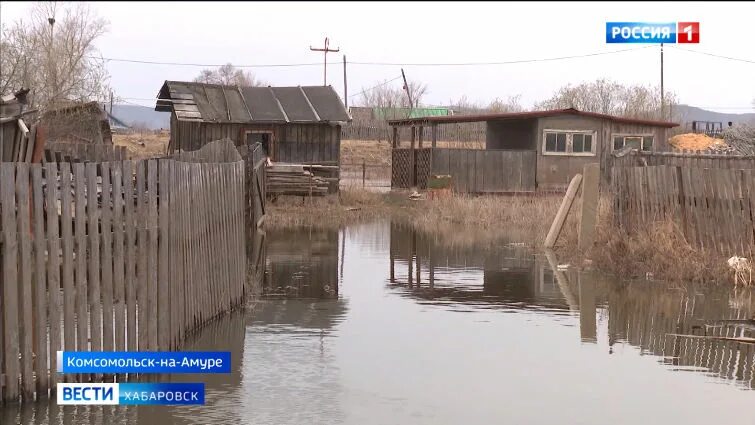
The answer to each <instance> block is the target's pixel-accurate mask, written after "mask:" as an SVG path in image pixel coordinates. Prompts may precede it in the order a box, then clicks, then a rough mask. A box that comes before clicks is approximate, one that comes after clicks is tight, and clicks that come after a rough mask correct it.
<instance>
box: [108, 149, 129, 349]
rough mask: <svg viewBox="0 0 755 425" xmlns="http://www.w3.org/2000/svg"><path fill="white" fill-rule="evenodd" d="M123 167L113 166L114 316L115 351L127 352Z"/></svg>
mask: <svg viewBox="0 0 755 425" xmlns="http://www.w3.org/2000/svg"><path fill="white" fill-rule="evenodd" d="M122 167H123V165H122V164H121V163H120V162H113V163H112V164H111V174H112V179H111V181H112V198H113V214H112V217H113V310H114V311H113V314H114V319H113V323H114V327H115V329H114V332H113V335H114V338H115V341H114V345H113V348H114V349H115V351H125V350H126V291H125V287H124V282H125V276H126V270H125V268H124V267H125V266H124V264H125V258H124V248H125V247H124V234H123V230H124V220H123V204H124V201H123V171H122Z"/></svg>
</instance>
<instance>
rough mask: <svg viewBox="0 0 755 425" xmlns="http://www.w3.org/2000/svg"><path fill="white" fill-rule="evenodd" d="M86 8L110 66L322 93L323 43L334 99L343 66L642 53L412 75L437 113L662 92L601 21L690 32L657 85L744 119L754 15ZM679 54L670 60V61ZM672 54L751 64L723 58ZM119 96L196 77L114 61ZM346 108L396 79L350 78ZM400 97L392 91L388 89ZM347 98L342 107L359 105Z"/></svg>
mask: <svg viewBox="0 0 755 425" xmlns="http://www.w3.org/2000/svg"><path fill="white" fill-rule="evenodd" d="M29 7H30V4H29V3H25V2H13V3H9V2H2V6H1V7H0V14H1V15H2V16H0V21H2V24H3V25H7V24H8V23H9V22H12V21H15V20H17V19H19V18H23V17H24V16H25V15H26V13H27V12H28V10H29ZM92 7H93V8H95V9H96V11H97V12H98V13H99V14H100V15H101V16H102V17H104V18H106V19H107V20H108V21H109V22H110V25H109V29H108V32H107V34H105V35H104V36H103V37H102V38H101V39H99V40H98V41H97V47H98V48H99V50H100V52H101V54H102V55H103V56H104V57H107V58H119V59H136V60H147V61H160V62H177V63H201V64H219V63H225V62H232V63H234V64H238V65H254V64H289V63H316V64H317V65H312V66H300V67H287V68H256V69H253V70H252V71H253V72H254V73H255V74H256V75H257V76H258V77H260V78H262V79H264V80H266V81H268V82H269V83H270V84H272V85H317V84H321V83H322V71H323V67H322V59H323V58H322V56H323V55H322V53H316V52H311V51H310V50H309V46H310V45H314V46H316V47H320V46H321V45H322V44H323V40H324V38H325V37H326V36H328V37H329V38H330V46H331V48H335V47H338V48H340V52H339V53H331V54H329V55H328V62H329V63H330V65H329V66H328V83H329V84H331V85H333V86H334V87H335V88H336V90H338V92H339V94H341V96H343V65H342V63H341V61H342V60H343V59H342V55H344V54H345V55H346V57H347V60H348V61H354V62H391V63H400V64H409V63H461V62H502V61H512V60H523V59H543V58H554V57H562V56H571V55H583V54H590V53H599V52H610V51H615V50H624V49H628V48H638V47H645V48H642V49H638V50H632V51H628V52H622V53H615V54H608V55H600V56H593V57H587V58H579V59H569V60H559V61H545V62H536V63H522V64H507V65H487V66H411V65H405V66H404V70H405V71H406V73H407V77H408V78H410V79H416V80H420V81H422V82H424V83H426V84H427V86H428V89H429V92H428V94H427V97H426V98H425V102H426V103H429V104H444V103H447V102H448V100H449V99H457V98H459V97H460V96H462V95H467V97H468V98H469V99H470V100H473V101H483V102H487V101H490V100H491V99H493V98H495V97H501V98H506V97H508V96H513V95H521V96H522V103H523V104H524V105H525V106H531V105H532V103H533V102H535V101H538V100H542V99H544V98H547V97H549V96H550V95H551V94H552V93H553V92H554V91H555V90H556V89H558V88H559V87H560V86H562V85H565V84H570V83H571V84H576V83H579V82H582V81H590V80H595V79H596V78H601V77H606V78H611V79H614V80H616V81H619V82H621V83H624V84H630V83H640V84H654V85H656V84H659V82H660V49H659V47H658V46H649V45H640V44H610V45H609V44H606V42H605V23H606V21H640V22H676V21H699V22H700V34H701V36H700V44H698V45H694V44H693V45H676V46H674V45H670V46H669V45H667V46H668V48H666V49H665V57H664V62H665V86H666V89H667V90H671V91H673V92H675V93H676V94H677V95H678V96H679V99H680V100H681V102H682V103H687V104H691V105H695V106H701V107H705V108H707V109H711V110H716V111H721V112H753V111H754V110H755V109H753V107H752V101H753V99H755V31H753V29H752V25H753V20H754V19H755V3H753V2H750V3H724V2H709V3H704V2H696V3H679V2H677V3H656V2H647V3H586V2H585V3H490V2H485V3H482V2H480V3H475V2H463V3H461V2H459V3H453V2H438V3H431V2H422V3H419V2H417V3H404V2H395V3H387V2H374V3H366V2H364V3H325V2H323V3H315V2H311V3H285V2H268V3H254V2H248V3H242V2H228V3H223V2H212V3H210V2H206V3H205V2H185V3H181V2H172V3H140V2H102V3H92ZM674 47H677V48H674ZM678 48H685V49H690V50H697V51H702V52H708V53H714V54H717V55H722V56H729V57H733V58H739V59H744V60H748V61H750V62H749V63H748V62H741V61H735V60H727V59H721V58H716V57H711V56H706V55H702V54H699V53H691V52H687V51H681V50H679V49H678ZM108 69H109V71H110V74H111V77H112V81H111V84H112V87H113V88H114V90H115V91H116V94H117V95H119V96H122V97H124V98H126V99H127V100H129V101H130V102H133V103H139V104H143V105H149V106H154V102H152V101H149V100H139V98H146V99H152V98H154V97H155V95H156V94H157V91H158V89H159V88H160V86H161V84H162V83H163V81H164V80H190V79H192V78H193V77H195V76H196V75H197V74H198V72H199V71H200V69H201V67H193V66H175V65H148V64H134V63H124V62H116V61H111V62H109V63H108ZM347 72H348V90H349V95H350V96H352V95H354V94H356V93H358V92H359V91H361V90H362V89H364V88H368V87H371V86H374V85H375V84H376V83H378V82H379V81H380V80H383V79H392V78H395V77H398V76H400V75H401V66H399V65H390V66H378V65H357V64H350V65H348V69H347ZM391 84H395V85H396V86H397V87H400V81H395V82H393V83H391ZM356 100H357V98H356V97H351V101H350V103H353V102H354V101H356Z"/></svg>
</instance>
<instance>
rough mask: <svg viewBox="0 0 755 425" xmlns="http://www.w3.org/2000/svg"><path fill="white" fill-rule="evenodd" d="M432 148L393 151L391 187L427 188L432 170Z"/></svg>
mask: <svg viewBox="0 0 755 425" xmlns="http://www.w3.org/2000/svg"><path fill="white" fill-rule="evenodd" d="M431 157H432V155H431V148H424V149H405V148H402V149H393V150H392V151H391V164H392V166H391V187H395V188H402V189H408V188H410V187H417V188H420V189H426V188H427V177H428V176H429V175H430V168H431V165H432V164H431V162H432V161H431Z"/></svg>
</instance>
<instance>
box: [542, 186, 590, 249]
mask: <svg viewBox="0 0 755 425" xmlns="http://www.w3.org/2000/svg"><path fill="white" fill-rule="evenodd" d="M580 183H582V175H581V174H576V175H575V176H574V177H573V178H572V180H571V182H570V183H569V188H568V189H566V195H564V199H563V201H561V206H560V207H559V208H558V212H557V213H556V217H555V219H554V220H553V223H552V224H551V228H550V230H549V231H548V235H547V236H546V238H545V247H546V248H553V247H554V246H555V245H556V242H557V241H558V236H559V235H560V234H561V229H562V228H563V226H564V222H565V221H566V216H567V215H568V214H569V210H570V209H571V206H572V204H573V203H574V197H575V196H576V194H577V190H579V186H580Z"/></svg>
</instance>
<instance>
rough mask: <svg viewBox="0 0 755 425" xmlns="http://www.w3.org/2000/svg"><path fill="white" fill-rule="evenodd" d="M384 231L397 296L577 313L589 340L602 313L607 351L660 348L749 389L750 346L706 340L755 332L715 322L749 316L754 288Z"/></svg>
mask: <svg viewBox="0 0 755 425" xmlns="http://www.w3.org/2000/svg"><path fill="white" fill-rule="evenodd" d="M390 234H391V242H390V252H389V261H390V273H389V278H388V282H389V286H390V287H391V288H392V289H394V290H396V291H398V293H399V294H401V296H404V297H410V298H413V299H415V300H417V302H419V303H421V304H424V305H438V306H444V307H446V308H450V309H452V310H454V311H474V310H476V309H500V310H503V311H537V312H538V313H539V314H545V315H552V316H559V315H569V314H572V313H575V314H578V315H579V329H580V338H581V340H582V341H583V342H586V343H596V342H597V340H598V318H599V317H601V316H602V317H605V318H606V322H607V325H606V326H607V337H608V344H607V350H608V353H609V354H610V353H612V352H613V350H614V345H615V344H629V345H631V346H636V347H639V348H640V353H641V354H650V355H654V356H658V357H659V362H661V363H662V364H665V365H669V366H670V367H671V368H672V369H673V370H680V371H681V370H686V371H689V370H697V371H704V372H706V373H708V374H709V375H710V376H716V377H718V378H720V379H723V380H725V381H729V382H733V383H735V384H737V385H742V386H744V387H746V388H749V389H755V346H753V344H743V343H737V342H730V341H719V340H714V339H710V338H707V337H711V336H726V337H753V336H755V326H753V325H752V324H750V325H749V326H748V325H747V322H745V323H744V324H741V323H736V322H735V323H730V322H727V323H724V324H720V323H719V324H718V325H717V326H711V324H715V323H716V321H721V320H726V319H728V320H732V319H735V320H736V319H738V320H740V321H741V320H743V319H750V318H755V302H753V291H752V290H739V291H735V290H733V289H732V288H731V287H729V286H720V287H716V286H711V285H705V286H698V285H682V286H669V285H667V284H663V283H658V282H632V283H627V282H619V281H617V280H616V279H612V278H608V277H606V276H601V275H598V274H595V273H577V272H573V271H571V272H565V271H560V270H558V269H557V267H556V264H557V260H556V258H555V257H554V254H553V253H547V254H545V255H542V254H539V253H538V254H533V253H531V252H529V251H527V250H524V249H522V248H518V247H511V246H506V245H503V246H500V247H496V248H488V249H480V248H479V247H476V246H474V245H472V246H458V245H453V244H451V245H446V244H444V243H443V238H442V237H440V236H439V235H438V234H435V235H429V234H426V233H422V232H418V231H415V230H414V229H412V228H411V227H407V226H401V225H396V224H392V225H391V226H390ZM677 334H678V335H697V336H700V337H701V338H693V337H681V336H677Z"/></svg>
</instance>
